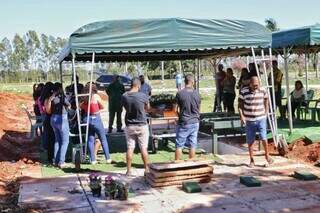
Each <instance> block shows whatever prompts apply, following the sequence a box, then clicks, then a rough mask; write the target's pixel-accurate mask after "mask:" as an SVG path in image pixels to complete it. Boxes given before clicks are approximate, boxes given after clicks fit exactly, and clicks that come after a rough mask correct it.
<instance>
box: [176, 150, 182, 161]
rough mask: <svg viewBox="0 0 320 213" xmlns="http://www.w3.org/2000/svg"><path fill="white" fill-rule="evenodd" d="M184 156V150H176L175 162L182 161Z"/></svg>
mask: <svg viewBox="0 0 320 213" xmlns="http://www.w3.org/2000/svg"><path fill="white" fill-rule="evenodd" d="M181 155H182V149H181V148H176V155H175V160H180V159H181Z"/></svg>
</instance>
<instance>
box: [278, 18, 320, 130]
mask: <svg viewBox="0 0 320 213" xmlns="http://www.w3.org/2000/svg"><path fill="white" fill-rule="evenodd" d="M319 32H320V24H316V25H312V26H306V27H301V28H295V29H289V30H284V31H279V32H274V33H273V34H272V48H273V49H274V51H275V52H276V53H277V54H279V55H281V56H282V58H283V60H284V71H285V78H286V95H287V101H288V121H289V131H290V132H292V130H293V120H292V109H291V99H290V84H289V67H288V61H289V57H290V55H291V54H304V55H305V82H306V90H308V89H309V82H308V78H309V76H308V75H309V54H310V53H318V52H320V33H319Z"/></svg>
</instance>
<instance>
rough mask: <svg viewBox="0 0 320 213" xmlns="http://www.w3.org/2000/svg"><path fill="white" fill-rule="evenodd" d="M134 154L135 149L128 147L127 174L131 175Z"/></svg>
mask: <svg viewBox="0 0 320 213" xmlns="http://www.w3.org/2000/svg"><path fill="white" fill-rule="evenodd" d="M132 156H133V149H131V148H128V151H127V156H126V158H127V175H131V164H132Z"/></svg>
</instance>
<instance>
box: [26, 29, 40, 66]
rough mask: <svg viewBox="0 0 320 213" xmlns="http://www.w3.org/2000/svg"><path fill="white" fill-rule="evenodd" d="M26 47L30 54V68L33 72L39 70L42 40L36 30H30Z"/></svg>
mask: <svg viewBox="0 0 320 213" xmlns="http://www.w3.org/2000/svg"><path fill="white" fill-rule="evenodd" d="M26 40H27V42H26V46H27V50H28V54H29V59H30V60H29V67H30V69H31V70H36V69H37V64H38V60H37V59H38V58H37V56H38V55H39V48H40V40H39V37H38V34H37V32H36V31H34V30H29V31H28V32H27V34H26Z"/></svg>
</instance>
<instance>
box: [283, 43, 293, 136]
mask: <svg viewBox="0 0 320 213" xmlns="http://www.w3.org/2000/svg"><path fill="white" fill-rule="evenodd" d="M288 58H289V54H288V52H287V49H286V48H283V59H284V70H285V74H286V93H287V102H288V121H289V131H290V133H292V129H293V122H292V108H291V98H290V88H289V70H288Z"/></svg>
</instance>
